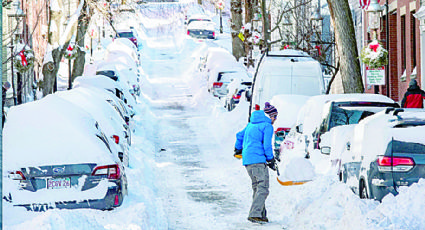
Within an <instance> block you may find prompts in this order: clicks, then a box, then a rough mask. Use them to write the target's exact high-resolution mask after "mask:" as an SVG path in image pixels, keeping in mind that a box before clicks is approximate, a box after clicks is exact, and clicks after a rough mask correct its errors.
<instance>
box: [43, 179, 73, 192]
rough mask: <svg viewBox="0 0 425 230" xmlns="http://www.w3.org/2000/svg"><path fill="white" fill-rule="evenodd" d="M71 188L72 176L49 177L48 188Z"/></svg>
mask: <svg viewBox="0 0 425 230" xmlns="http://www.w3.org/2000/svg"><path fill="white" fill-rule="evenodd" d="M62 188H71V178H69V177H67V178H55V179H53V178H52V179H47V189H62Z"/></svg>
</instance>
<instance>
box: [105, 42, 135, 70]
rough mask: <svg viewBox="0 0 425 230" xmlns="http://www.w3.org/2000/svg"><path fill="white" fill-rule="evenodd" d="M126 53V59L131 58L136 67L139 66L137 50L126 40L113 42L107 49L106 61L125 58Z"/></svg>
mask: <svg viewBox="0 0 425 230" xmlns="http://www.w3.org/2000/svg"><path fill="white" fill-rule="evenodd" d="M124 53H125V54H126V56H127V57H125V58H128V57H130V58H131V59H132V60H133V62H134V64H136V66H137V65H138V64H139V55H138V52H137V48H136V47H135V46H134V45H133V44H132V43H131V42H129V40H128V39H126V38H117V39H115V40H114V41H113V42H111V43H110V44H109V45H108V46H107V47H106V52H105V59H106V60H107V59H111V58H112V59H113V60H114V59H116V58H120V57H123V56H124ZM134 64H132V65H134Z"/></svg>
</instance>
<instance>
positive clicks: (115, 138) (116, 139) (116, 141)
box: [112, 135, 120, 144]
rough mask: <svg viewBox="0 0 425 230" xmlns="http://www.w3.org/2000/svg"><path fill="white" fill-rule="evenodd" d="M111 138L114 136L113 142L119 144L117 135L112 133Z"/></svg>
mask: <svg viewBox="0 0 425 230" xmlns="http://www.w3.org/2000/svg"><path fill="white" fill-rule="evenodd" d="M112 138H114V141H115V144H119V143H120V137H119V136H117V135H112Z"/></svg>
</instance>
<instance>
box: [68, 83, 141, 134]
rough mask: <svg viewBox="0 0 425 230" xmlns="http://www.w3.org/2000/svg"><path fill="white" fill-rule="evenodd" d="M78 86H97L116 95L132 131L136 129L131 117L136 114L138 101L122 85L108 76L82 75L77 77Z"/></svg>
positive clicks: (76, 84) (76, 85) (75, 85)
mask: <svg viewBox="0 0 425 230" xmlns="http://www.w3.org/2000/svg"><path fill="white" fill-rule="evenodd" d="M78 87H95V88H98V89H102V90H105V91H106V92H110V93H111V94H113V95H115V97H116V99H117V100H115V101H116V104H117V105H118V106H119V107H120V110H121V112H122V113H123V114H124V116H125V120H126V122H127V125H128V126H129V127H130V129H131V130H132V131H134V130H135V126H134V121H133V119H131V118H132V117H133V116H134V115H135V109H134V108H135V107H134V106H135V105H136V102H135V100H134V98H133V96H131V95H130V93H129V92H127V91H126V90H123V89H122V88H121V87H120V85H118V84H117V83H116V82H114V81H113V80H111V79H109V78H107V77H103V76H98V75H96V76H80V77H77V78H75V80H74V84H73V88H78ZM121 107H122V108H121Z"/></svg>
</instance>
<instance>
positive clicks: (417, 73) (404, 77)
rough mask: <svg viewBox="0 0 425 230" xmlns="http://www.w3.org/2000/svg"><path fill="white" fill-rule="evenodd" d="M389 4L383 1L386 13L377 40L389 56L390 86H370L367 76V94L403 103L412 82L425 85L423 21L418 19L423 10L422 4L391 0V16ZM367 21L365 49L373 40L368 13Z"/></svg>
mask: <svg viewBox="0 0 425 230" xmlns="http://www.w3.org/2000/svg"><path fill="white" fill-rule="evenodd" d="M385 3H386V1H385V0H381V1H380V4H381V5H382V6H383V9H384V10H383V12H382V17H381V26H380V28H379V29H378V31H377V39H378V40H380V42H381V44H382V45H383V46H384V47H385V48H386V49H387V50H388V53H389V65H388V66H389V85H387V84H388V83H387V82H385V85H381V86H377V87H375V86H371V85H367V83H366V74H364V75H363V77H364V83H365V92H366V93H379V94H384V95H387V96H389V97H391V98H392V99H393V100H395V101H401V100H402V99H403V95H404V93H405V92H406V90H407V88H408V86H409V82H410V80H411V79H416V80H417V81H418V83H419V85H420V86H421V88H424V86H425V82H423V81H422V79H421V65H420V63H421V53H420V33H419V21H418V19H416V18H415V16H414V15H415V13H416V12H417V11H418V10H419V8H420V3H421V1H420V0H388V12H389V13H388V17H387V15H386V8H385V6H384V4H385ZM364 19H365V20H364V23H365V26H364V37H365V40H364V42H363V46H366V45H367V44H368V43H369V42H370V40H371V38H372V37H371V34H370V33H369V32H370V31H368V26H367V25H368V18H367V13H366V12H364ZM386 23H388V28H389V31H386ZM387 32H388V33H389V40H388V42H387V41H386V35H387ZM387 46H388V47H387ZM387 89H389V93H388V92H387Z"/></svg>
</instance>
